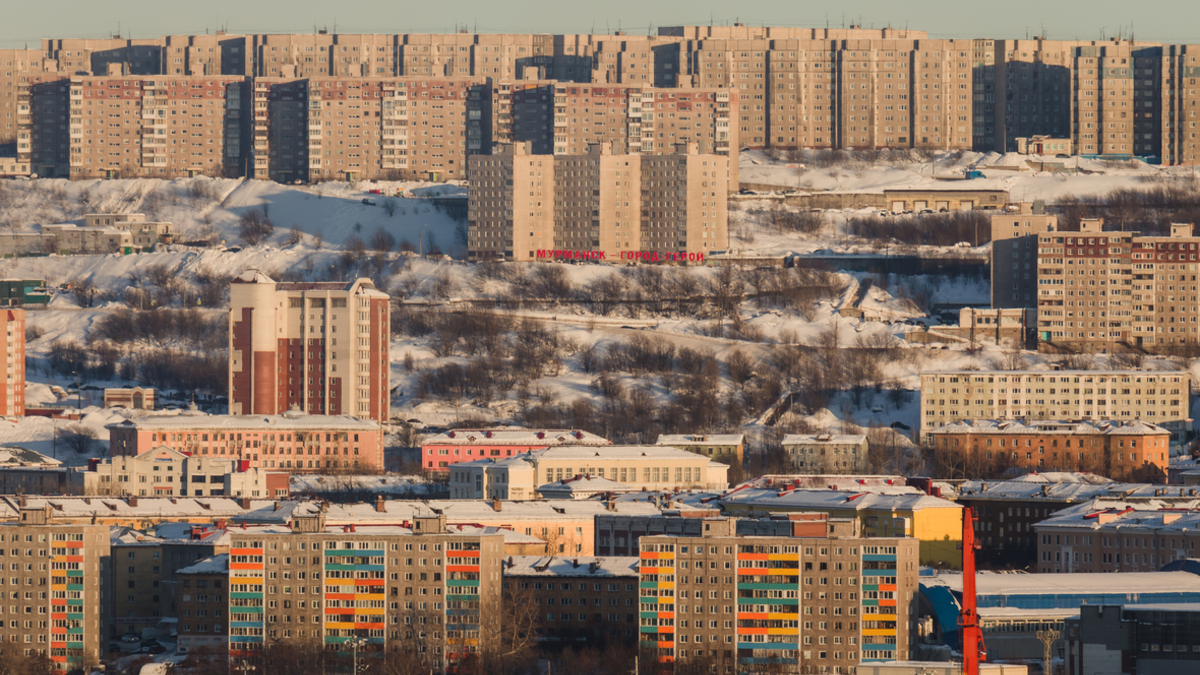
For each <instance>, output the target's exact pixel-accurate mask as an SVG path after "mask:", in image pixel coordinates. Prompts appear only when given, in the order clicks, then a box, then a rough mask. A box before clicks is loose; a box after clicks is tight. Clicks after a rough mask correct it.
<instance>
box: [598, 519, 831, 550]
mask: <svg viewBox="0 0 1200 675" xmlns="http://www.w3.org/2000/svg"><path fill="white" fill-rule="evenodd" d="M725 520H735V521H736V522H735V523H734V525H733V527H734V528H735V532H736V533H737V534H738V535H741V536H772V537H790V536H800V535H805V534H808V535H811V534H814V533H818V534H823V533H824V532H825V528H826V526H827V522H826V521H828V520H829V515H828V514H825V513H788V514H780V515H775V516H770V517H767V518H761V519H753V518H736V519H727V518H726V517H725V516H722V515H721V512H720V510H717V509H712V510H694V511H688V510H684V509H679V510H674V509H672V510H668V511H664V512H663V513H655V514H649V515H645V514H643V515H622V514H616V513H605V514H602V515H599V516H596V546H595V548H596V555H599V556H626V555H632V554H635V553H637V552H638V550H639V549H638V542H640V541H641V539H642V537H654V536H660V535H663V536H665V535H669V536H676V537H699V536H702V535H704V534H706V533H712V532H713V528H714V527H716V528H717V530H716V531H717V532H718V533H720V532H723V531H725V529H724V528H727V527H729V526H728V524H726V523H724V522H723V521H725ZM812 528H816V529H812Z"/></svg>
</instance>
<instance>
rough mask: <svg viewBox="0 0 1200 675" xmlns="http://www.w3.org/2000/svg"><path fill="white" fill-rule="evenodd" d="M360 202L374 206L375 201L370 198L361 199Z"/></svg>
mask: <svg viewBox="0 0 1200 675" xmlns="http://www.w3.org/2000/svg"><path fill="white" fill-rule="evenodd" d="M362 203H364V204H366V205H367V206H375V202H374V201H372V200H370V199H363V200H362Z"/></svg>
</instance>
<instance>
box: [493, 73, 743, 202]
mask: <svg viewBox="0 0 1200 675" xmlns="http://www.w3.org/2000/svg"><path fill="white" fill-rule="evenodd" d="M492 96H493V100H494V101H496V100H499V101H500V102H501V105H502V106H503V102H505V101H511V102H510V103H509V104H508V105H507V106H506V107H502V108H501V110H493V117H492V128H491V134H492V138H493V142H494V143H502V142H505V141H504V140H503V139H508V142H514V141H515V142H518V143H519V142H523V141H527V142H529V143H530V149H531V150H532V152H533V153H534V154H539V155H549V154H554V155H579V154H585V153H587V152H588V147H589V146H590V145H593V144H596V143H612V144H613V145H614V146H615V147H622V148H626V149H627V150H628V151H629V152H631V153H639V152H640V153H643V154H663V153H672V152H674V151H675V147H676V146H677V145H678V144H680V143H696V144H697V145H698V146H699V148H700V152H702V153H704V154H715V155H724V156H726V157H728V158H729V166H730V173H729V191H730V192H737V190H738V174H737V165H738V151H739V147H740V146H739V141H738V125H737V120H738V110H739V108H738V106H739V98H738V96H739V94H738V90H737V89H736V88H725V89H713V88H709V89H693V88H671V89H664V88H655V87H644V86H637V85H599V84H575V83H563V82H559V83H555V82H549V83H528V84H523V83H516V84H493V85H492ZM505 110H507V111H509V113H508V114H504V111H505Z"/></svg>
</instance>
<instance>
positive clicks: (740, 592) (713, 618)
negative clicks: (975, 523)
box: [639, 514, 918, 672]
mask: <svg viewBox="0 0 1200 675" xmlns="http://www.w3.org/2000/svg"><path fill="white" fill-rule="evenodd" d="M797 515H799V514H797ZM806 515H807V514H806ZM735 523H736V519H724V520H715V519H714V520H711V522H710V520H708V519H706V520H705V531H704V533H703V535H701V536H674V535H645V536H642V537H641V539H640V540H639V548H640V557H641V570H640V571H641V598H640V601H641V617H642V618H641V643H640V646H641V648H642V649H643V650H649V651H650V653H651V654H653V655H654V656H656V657H657V659H658V660H659V661H660V662H671V661H674V662H679V663H686V662H687V661H688V660H689V659H692V658H712V657H716V658H717V660H719V661H720V660H724V661H726V662H727V663H728V664H729V665H730V666H734V663H735V662H736V667H735V668H734V669H733V672H743V670H744V669H745V668H748V667H750V666H751V664H756V663H757V664H761V663H769V662H777V663H780V664H781V665H782V666H783V667H784V668H786V669H788V670H791V671H792V672H850V669H852V668H854V667H855V666H857V665H858V664H859V663H863V662H871V661H893V660H900V661H903V660H906V659H907V658H908V655H909V651H910V649H912V646H913V643H914V639H913V638H914V635H913V630H912V626H913V623H912V621H913V618H914V617H915V614H916V609H917V594H918V587H917V571H918V563H917V558H918V543H917V541H916V540H915V539H912V538H910V537H896V538H882V539H878V538H865V537H860V536H859V535H858V533H857V532H856V531H855V528H854V525H856V523H855V522H853V521H844V520H833V519H828V520H826V519H818V520H805V519H803V518H801V519H798V520H796V522H794V523H792V525H793V528H794V529H793V532H792V536H747V535H738V534H737V531H736V528H735Z"/></svg>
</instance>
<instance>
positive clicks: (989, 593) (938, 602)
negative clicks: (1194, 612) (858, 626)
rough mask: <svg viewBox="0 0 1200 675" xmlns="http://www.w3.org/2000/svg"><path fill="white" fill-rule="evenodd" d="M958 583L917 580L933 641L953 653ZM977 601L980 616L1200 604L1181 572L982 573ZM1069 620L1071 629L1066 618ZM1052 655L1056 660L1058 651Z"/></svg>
mask: <svg viewBox="0 0 1200 675" xmlns="http://www.w3.org/2000/svg"><path fill="white" fill-rule="evenodd" d="M962 582H963V576H962V574H959V573H956V572H955V573H945V572H940V573H936V574H934V575H932V576H922V577H921V578H920V589H921V596H922V598H921V606H922V608H925V609H928V611H929V616H930V617H931V619H932V621H933V623H934V629H935V635H936V643H937V644H944V645H947V646H948V647H950V648H951V649H953V650H957V649H961V647H962V637H961V634H960V629H959V626H958V616H959V612H960V611H961V610H962V590H963V583H962ZM975 597H976V603H977V604H978V607H979V614H980V616H981V617H983V616H985V614H986V613H987V610H989V609H992V608H1009V609H1011V610H1026V611H1028V610H1049V609H1063V610H1069V611H1071V612H1072V614H1074V613H1077V612H1079V611H1081V610H1083V609H1086V608H1087V607H1093V606H1096V605H1114V604H1123V603H1128V602H1140V603H1155V604H1158V603H1162V604H1168V605H1180V606H1181V607H1187V606H1188V605H1191V604H1194V603H1198V602H1200V576H1197V575H1196V574H1193V573H1191V572H1183V571H1174V572H1144V573H1120V574H993V573H980V574H977V575H976V577H975ZM993 616H994V615H993ZM1050 621H1053V619H1050ZM1067 622H1068V625H1069V622H1070V619H1067ZM1063 638H1068V639H1069V636H1068V634H1067V633H1064V634H1063ZM1054 656H1056V657H1057V656H1059V654H1058V653H1057V650H1056V653H1055V654H1054ZM989 657H990V650H989ZM1039 660H1040V659H1039ZM1089 672H1090V671H1089ZM1117 672H1121V671H1117ZM1164 672H1170V671H1164ZM1175 672H1179V671H1175ZM1081 675H1087V674H1081Z"/></svg>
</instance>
